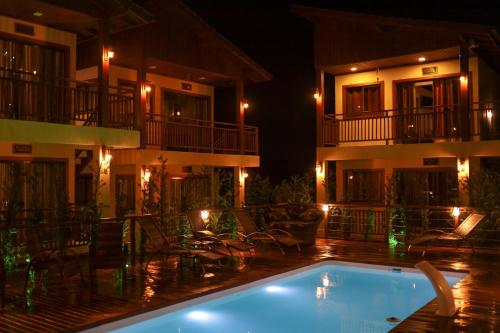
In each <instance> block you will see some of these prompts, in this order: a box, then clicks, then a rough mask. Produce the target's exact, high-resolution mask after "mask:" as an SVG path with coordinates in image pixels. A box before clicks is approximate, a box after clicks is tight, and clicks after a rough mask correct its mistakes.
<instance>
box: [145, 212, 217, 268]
mask: <svg viewBox="0 0 500 333" xmlns="http://www.w3.org/2000/svg"><path fill="white" fill-rule="evenodd" d="M139 224H140V226H141V228H142V230H143V232H144V234H145V235H146V238H147V243H146V246H147V248H146V251H147V252H149V258H148V260H147V262H146V270H147V268H148V266H149V263H150V261H151V259H152V258H153V257H154V256H155V255H159V256H161V257H166V258H168V257H169V256H177V257H179V258H180V264H181V265H182V260H183V259H184V258H190V259H192V260H195V259H200V260H201V261H211V262H217V263H218V264H220V263H221V260H222V259H223V258H224V257H225V255H223V254H221V253H217V252H214V251H212V250H207V249H206V248H203V247H202V246H201V245H202V244H200V243H191V244H190V245H191V247H186V246H183V245H181V244H178V243H176V244H174V243H171V242H169V241H168V237H167V235H165V234H164V233H163V232H162V231H161V229H160V228H159V227H158V226H157V225H156V223H155V222H154V219H153V217H152V216H146V217H143V218H142V219H140V220H139ZM195 245H198V248H194V247H195ZM201 269H202V272H203V274H205V271H206V270H205V265H204V264H203V262H202V263H201Z"/></svg>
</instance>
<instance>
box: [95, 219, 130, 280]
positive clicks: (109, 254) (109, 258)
mask: <svg viewBox="0 0 500 333" xmlns="http://www.w3.org/2000/svg"><path fill="white" fill-rule="evenodd" d="M97 228H98V230H97V233H96V237H95V239H93V240H92V242H91V244H90V250H89V274H90V283H91V285H92V286H95V285H96V284H97V278H96V275H97V274H96V271H97V270H98V269H119V270H121V272H122V280H121V282H122V289H123V288H125V285H126V280H127V266H126V265H127V248H126V247H125V246H124V244H123V224H122V223H116V222H105V223H99V224H98V226H97Z"/></svg>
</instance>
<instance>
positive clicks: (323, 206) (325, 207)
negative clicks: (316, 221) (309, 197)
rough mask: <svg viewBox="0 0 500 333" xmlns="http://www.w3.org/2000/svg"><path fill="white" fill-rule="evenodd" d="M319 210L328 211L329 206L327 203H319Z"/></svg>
mask: <svg viewBox="0 0 500 333" xmlns="http://www.w3.org/2000/svg"><path fill="white" fill-rule="evenodd" d="M321 210H322V211H323V212H325V213H328V211H329V210H330V206H328V204H323V205H321Z"/></svg>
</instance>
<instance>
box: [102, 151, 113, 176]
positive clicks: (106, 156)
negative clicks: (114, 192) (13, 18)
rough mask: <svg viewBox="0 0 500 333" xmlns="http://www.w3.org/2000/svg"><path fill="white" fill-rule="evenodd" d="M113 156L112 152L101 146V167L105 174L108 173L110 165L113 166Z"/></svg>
mask: <svg viewBox="0 0 500 333" xmlns="http://www.w3.org/2000/svg"><path fill="white" fill-rule="evenodd" d="M112 158H113V156H112V155H111V152H110V151H109V150H108V149H106V148H105V147H104V146H103V147H102V148H101V153H100V154H99V167H100V168H101V172H102V173H103V174H108V171H109V167H110V166H111V159H112Z"/></svg>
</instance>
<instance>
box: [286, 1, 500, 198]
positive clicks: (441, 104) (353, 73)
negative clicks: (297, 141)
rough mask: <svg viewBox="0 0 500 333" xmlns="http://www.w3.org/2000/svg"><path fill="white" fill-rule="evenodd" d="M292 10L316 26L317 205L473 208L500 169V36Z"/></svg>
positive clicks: (461, 26) (486, 29)
mask: <svg viewBox="0 0 500 333" xmlns="http://www.w3.org/2000/svg"><path fill="white" fill-rule="evenodd" d="M292 10H293V11H294V12H296V13H297V14H299V15H301V16H304V17H306V18H307V19H308V20H310V21H311V22H313V24H314V28H315V37H314V38H315V49H314V51H315V67H316V78H317V81H316V83H317V85H316V86H317V91H316V94H315V98H316V114H317V117H316V119H317V148H316V156H317V167H316V170H317V201H318V203H345V204H356V205H367V206H373V205H380V206H383V205H385V204H394V203H397V204H405V205H421V206H456V205H468V204H469V203H470V202H469V197H468V195H467V191H466V189H465V182H466V180H467V179H468V177H469V176H470V175H471V174H473V173H474V172H475V171H477V170H481V169H488V168H490V169H491V168H493V169H497V170H498V166H499V165H500V164H499V161H500V159H499V158H500V141H499V139H500V127H499V126H500V117H499V114H498V101H499V97H500V75H499V73H500V71H499V70H500V66H499V62H498V55H499V54H500V48H499V47H498V40H499V36H498V33H497V32H496V30H495V29H494V28H493V27H491V26H484V25H477V24H468V23H451V22H434V21H426V20H418V19H401V18H392V17H380V16H374V15H367V14H358V13H347V12H339V11H333V10H321V9H315V8H308V7H300V6H297V7H293V9H292Z"/></svg>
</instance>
